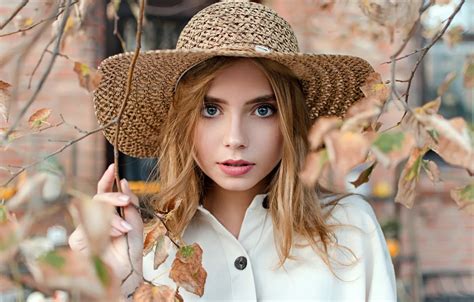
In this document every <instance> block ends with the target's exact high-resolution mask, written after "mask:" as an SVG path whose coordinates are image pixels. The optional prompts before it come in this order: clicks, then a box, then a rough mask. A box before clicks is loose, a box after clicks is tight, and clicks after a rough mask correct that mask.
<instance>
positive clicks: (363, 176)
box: [351, 162, 377, 188]
mask: <svg viewBox="0 0 474 302" xmlns="http://www.w3.org/2000/svg"><path fill="white" fill-rule="evenodd" d="M376 165H377V162H374V163H373V164H371V165H370V166H369V167H368V168H367V169H364V170H363V171H362V172H361V173H360V174H359V176H358V177H357V179H356V180H354V181H351V184H352V185H354V187H356V188H358V187H359V186H361V185H363V184H365V183H367V182H368V181H369V177H370V174H372V171H373V170H374V168H375V166H376Z"/></svg>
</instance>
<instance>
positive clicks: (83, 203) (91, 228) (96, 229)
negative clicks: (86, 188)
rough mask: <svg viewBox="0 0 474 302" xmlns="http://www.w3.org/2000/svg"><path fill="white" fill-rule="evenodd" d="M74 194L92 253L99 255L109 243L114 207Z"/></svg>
mask: <svg viewBox="0 0 474 302" xmlns="http://www.w3.org/2000/svg"><path fill="white" fill-rule="evenodd" d="M74 194H75V195H76V196H77V197H79V200H78V206H77V208H78V212H79V218H80V221H81V224H82V227H83V229H84V232H85V234H86V237H87V240H88V241H89V246H90V248H91V252H92V255H101V254H102V252H103V251H104V250H105V249H106V248H107V246H108V245H109V243H110V236H109V234H110V225H111V220H112V216H113V213H114V211H115V208H114V207H113V206H112V205H110V204H109V203H107V202H100V201H98V200H92V198H90V197H89V196H85V195H81V194H78V193H77V192H75V193H74Z"/></svg>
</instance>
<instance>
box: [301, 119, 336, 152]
mask: <svg viewBox="0 0 474 302" xmlns="http://www.w3.org/2000/svg"><path fill="white" fill-rule="evenodd" d="M341 125H342V120H341V119H339V118H338V117H335V116H329V117H326V116H323V117H320V118H318V119H317V120H316V122H315V123H314V124H313V126H311V129H310V130H309V134H308V140H309V145H310V149H311V150H317V149H318V148H319V147H320V146H321V144H322V143H323V138H324V136H325V135H326V134H327V133H329V132H331V131H333V130H335V129H338V128H339V127H340V126H341Z"/></svg>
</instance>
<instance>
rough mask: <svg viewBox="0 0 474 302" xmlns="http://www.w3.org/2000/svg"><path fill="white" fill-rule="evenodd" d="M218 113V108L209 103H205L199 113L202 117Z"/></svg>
mask: <svg viewBox="0 0 474 302" xmlns="http://www.w3.org/2000/svg"><path fill="white" fill-rule="evenodd" d="M218 113H219V108H217V107H216V106H215V105H211V104H205V105H204V108H203V109H202V111H201V114H202V115H203V116H204V117H213V116H216V115H217V114H218Z"/></svg>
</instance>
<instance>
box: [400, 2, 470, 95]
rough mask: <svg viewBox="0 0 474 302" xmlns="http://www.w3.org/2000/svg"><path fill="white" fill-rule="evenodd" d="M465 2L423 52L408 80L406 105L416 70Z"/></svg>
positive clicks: (460, 3) (456, 9)
mask: <svg viewBox="0 0 474 302" xmlns="http://www.w3.org/2000/svg"><path fill="white" fill-rule="evenodd" d="M464 2H465V0H461V1H460V2H459V4H458V6H456V8H455V9H454V11H453V13H452V14H451V16H449V18H448V19H447V22H446V24H445V25H444V27H443V29H442V30H441V31H440V32H439V33H438V34H437V35H436V37H435V38H434V39H433V40H432V41H431V43H430V44H428V45H427V46H426V47H424V50H423V51H422V53H421V55H420V57H419V58H418V60H417V61H416V64H415V67H414V68H413V70H412V71H411V75H410V78H409V79H408V86H407V89H406V92H405V103H407V104H408V96H409V94H410V88H411V84H412V82H413V78H414V77H415V72H416V70H417V69H418V66H420V63H421V61H423V58H424V57H425V56H426V54H427V53H428V51H429V50H430V49H431V47H433V45H434V44H435V43H436V42H437V41H438V40H439V39H440V38H441V37H442V36H443V35H444V33H445V32H446V30H447V29H448V27H449V25H450V24H451V22H452V21H453V19H454V16H456V14H457V13H458V12H459V10H460V9H461V7H462V6H463V4H464Z"/></svg>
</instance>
